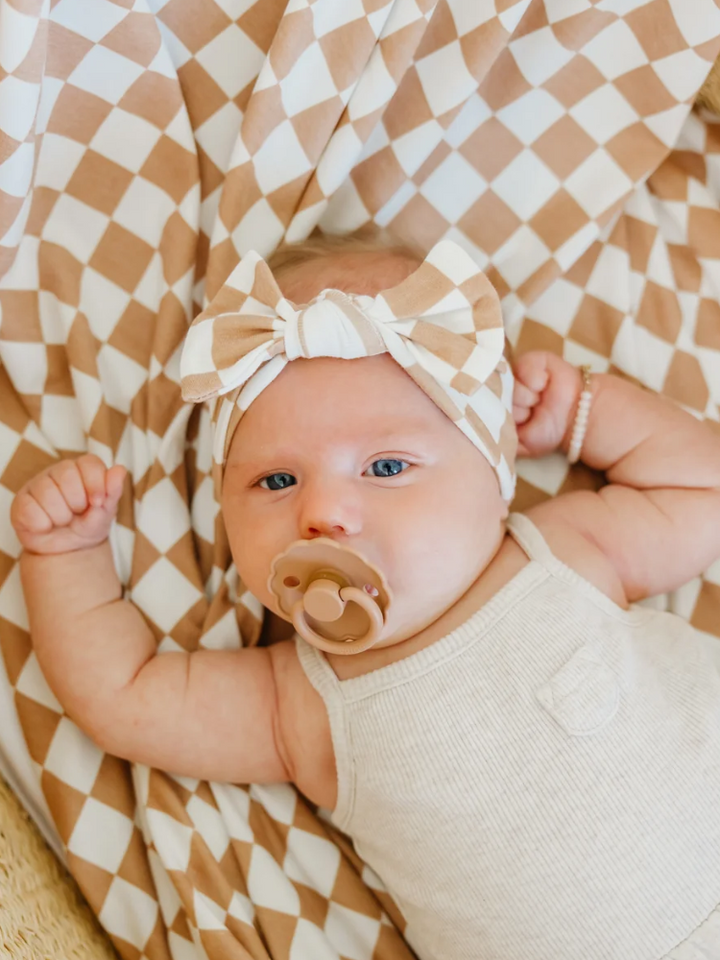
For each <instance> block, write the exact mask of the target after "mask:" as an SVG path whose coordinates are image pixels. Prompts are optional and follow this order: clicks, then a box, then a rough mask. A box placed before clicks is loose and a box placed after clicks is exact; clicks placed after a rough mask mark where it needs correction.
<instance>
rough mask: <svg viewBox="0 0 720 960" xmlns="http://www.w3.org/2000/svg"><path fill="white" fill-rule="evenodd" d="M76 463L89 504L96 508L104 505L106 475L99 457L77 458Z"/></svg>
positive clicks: (92, 455) (89, 455)
mask: <svg viewBox="0 0 720 960" xmlns="http://www.w3.org/2000/svg"><path fill="white" fill-rule="evenodd" d="M76 463H77V466H78V470H79V471H80V475H81V476H82V481H83V483H84V484H85V489H86V490H87V495H88V498H89V500H90V503H91V504H92V505H93V506H96V507H100V506H102V505H103V503H105V474H106V473H107V468H106V467H105V464H104V463H103V462H102V460H101V459H100V457H96V456H95V455H94V454H92V453H86V454H84V455H83V456H82V457H79V458H78V459H77V460H76Z"/></svg>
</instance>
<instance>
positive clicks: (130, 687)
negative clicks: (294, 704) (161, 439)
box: [11, 456, 297, 782]
mask: <svg viewBox="0 0 720 960" xmlns="http://www.w3.org/2000/svg"><path fill="white" fill-rule="evenodd" d="M124 473H125V471H124V469H123V468H122V467H113V468H112V469H111V470H110V471H106V469H105V466H104V465H103V463H102V461H100V460H99V459H98V458H97V457H93V456H85V457H80V458H79V460H76V461H69V460H65V461H61V462H60V463H58V464H56V465H55V466H53V467H52V468H50V470H49V471H45V473H43V474H41V475H40V476H38V477H36V478H35V479H34V480H33V481H31V482H30V483H29V484H27V485H26V487H24V488H23V490H22V491H21V492H20V493H19V494H18V496H17V497H16V498H15V500H14V502H13V506H12V512H11V519H12V522H13V525H14V527H15V530H16V532H17V534H18V537H19V538H20V541H21V544H22V546H23V547H24V552H23V554H22V556H21V560H20V573H21V579H22V586H23V591H24V593H25V599H26V603H27V608H28V615H29V619H30V633H31V637H32V642H33V646H34V648H35V652H36V655H37V657H38V660H39V662H40V666H41V668H42V670H43V673H44V675H45V677H46V679H47V681H48V683H49V685H50V687H51V688H52V690H53V691H54V693H55V695H56V696H57V698H58V700H59V701H60V702H61V703H62V705H63V707H64V708H65V710H66V711H67V713H68V715H69V716H70V717H71V718H72V719H73V720H75V722H76V723H77V724H78V725H79V726H80V727H81V728H82V729H83V730H84V731H85V732H86V733H87V734H88V735H89V736H90V737H91V738H92V739H93V740H94V741H95V742H96V743H98V744H99V745H100V746H101V747H102V748H103V749H105V750H107V751H108V752H109V753H113V754H115V755H117V756H120V757H123V758H125V759H128V760H133V761H136V762H140V763H145V764H149V765H150V766H155V767H160V768H164V769H166V770H170V771H172V772H173V773H178V774H186V775H189V776H194V777H199V778H203V779H216V780H226V781H232V782H250V781H255V782H270V781H282V780H288V779H289V778H290V777H289V772H288V766H287V762H286V760H285V759H284V757H283V737H282V735H281V733H282V723H281V719H280V717H279V714H278V707H277V695H276V687H277V678H278V676H284V675H285V674H286V673H287V669H288V662H289V661H288V652H289V651H288V649H287V648H288V647H289V648H290V650H292V652H293V653H294V647H292V645H290V644H279V645H278V646H276V647H275V648H273V650H272V651H271V650H265V649H251V650H242V651H227V652H221V651H199V652H196V653H192V654H188V653H175V652H173V653H166V654H162V655H160V656H156V655H155V651H156V642H155V638H154V636H153V634H152V632H151V631H150V629H149V627H148V625H147V624H146V622H145V621H144V619H143V617H142V616H141V614H140V612H139V611H138V610H137V608H136V607H134V606H133V605H132V604H131V603H129V602H128V601H127V600H123V599H122V587H121V584H120V581H119V579H118V576H117V573H116V572H115V566H114V563H113V558H112V553H111V550H110V545H109V541H108V539H107V536H108V532H109V529H110V525H111V523H112V520H113V517H114V515H115V513H116V510H117V504H118V501H119V498H120V494H121V491H122V485H123V479H124ZM280 647H282V648H283V649H279V648H280ZM295 659H297V658H296V657H295Z"/></svg>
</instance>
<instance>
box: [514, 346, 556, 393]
mask: <svg viewBox="0 0 720 960" xmlns="http://www.w3.org/2000/svg"><path fill="white" fill-rule="evenodd" d="M549 359H550V355H549V354H548V353H547V352H546V351H544V350H533V351H531V352H530V353H524V354H523V355H522V356H521V357H520V359H519V360H517V361H516V363H515V366H514V373H515V384H516V386H517V385H518V384H519V385H524V386H525V387H527V388H528V389H529V390H531V391H533V392H534V393H542V392H543V390H544V389H545V387H546V386H547V385H548V380H549V379H550V370H549V366H548V361H549Z"/></svg>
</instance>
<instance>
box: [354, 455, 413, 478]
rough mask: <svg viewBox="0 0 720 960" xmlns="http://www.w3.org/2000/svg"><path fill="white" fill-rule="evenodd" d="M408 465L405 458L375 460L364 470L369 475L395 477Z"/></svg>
mask: <svg viewBox="0 0 720 960" xmlns="http://www.w3.org/2000/svg"><path fill="white" fill-rule="evenodd" d="M409 466H410V464H409V463H406V462H405V460H391V459H388V460H376V461H375V462H374V463H371V464H370V466H369V467H368V469H367V470H366V471H365V476H366V477H367V476H370V477H396V476H397V475H398V474H399V473H402V472H403V470H406V469H407V468H408V467H409Z"/></svg>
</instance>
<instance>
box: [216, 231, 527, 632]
mask: <svg viewBox="0 0 720 960" xmlns="http://www.w3.org/2000/svg"><path fill="white" fill-rule="evenodd" d="M421 262H422V255H418V254H417V253H416V252H415V251H413V250H412V249H410V248H408V247H406V246H400V245H397V244H392V243H385V244H382V245H378V242H377V241H367V240H364V239H360V240H357V239H356V238H346V239H343V240H340V239H338V238H330V239H329V240H323V239H318V240H313V241H311V242H310V243H309V244H303V245H299V246H298V247H297V248H294V249H293V248H288V249H287V250H286V251H281V252H280V253H278V254H276V255H275V256H274V257H271V258H269V260H268V263H269V265H270V267H271V268H272V271H273V276H274V278H275V281H276V282H277V284H278V285H279V287H280V289H281V290H282V293H283V294H284V296H285V297H286V298H287V299H288V300H290V301H292V302H293V303H294V304H296V305H299V304H306V303H308V302H309V301H310V300H312V299H313V298H314V297H316V296H317V295H318V294H319V293H320V292H321V291H322V290H326V289H328V288H330V289H335V290H341V291H345V292H348V293H352V294H354V295H358V294H361V295H367V296H375V295H376V294H377V293H379V292H380V291H387V290H388V289H389V288H393V287H396V286H397V285H398V284H401V283H402V281H404V280H405V279H406V278H407V277H408V276H410V275H411V274H413V273H414V272H415V271H417V270H418V267H419V266H420V264H421ZM276 359H277V358H276ZM270 362H271V363H272V362H273V361H272V360H271V361H270ZM269 365H270V364H268V366H269ZM510 467H511V468H512V463H511V464H510ZM221 504H222V510H223V515H224V518H225V523H226V527H227V531H228V536H229V541H230V546H231V550H232V554H233V558H234V560H235V563H236V565H237V568H238V572H239V574H240V576H241V578H242V580H243V581H244V583H245V584H246V585H247V587H248V588H249V589H250V591H251V592H252V593H253V594H254V595H255V596H256V597H257V598H258V599H259V600H261V601H262V602H263V603H264V604H265V605H266V606H268V607H269V608H271V609H276V604H275V601H274V597H273V596H272V594H271V593H270V591H269V588H268V575H269V572H270V568H271V563H272V561H273V559H274V558H275V557H276V556H277V555H278V554H280V553H282V552H283V551H285V550H286V549H287V548H288V546H289V545H290V544H291V543H292V542H294V541H296V540H299V539H314V538H317V537H321V536H322V537H330V538H332V539H334V540H336V541H337V542H338V543H340V544H342V545H345V546H349V547H352V548H353V549H355V550H357V551H358V552H360V553H361V554H363V555H364V556H365V557H366V558H367V559H368V560H369V561H370V562H371V563H372V564H374V565H375V566H376V567H378V568H379V569H380V570H382V572H383V573H384V575H385V577H386V578H387V581H388V584H389V586H390V589H391V591H392V595H393V603H392V605H391V608H390V614H389V618H388V621H387V623H386V626H385V629H384V631H383V635H382V640H381V642H380V644H378V645H379V646H380V645H384V644H387V643H393V642H398V641H400V640H402V639H405V638H407V637H409V636H412V635H414V634H416V633H417V632H418V631H419V630H421V629H423V628H424V627H425V626H427V625H429V624H430V623H432V622H433V621H434V620H436V619H437V617H438V616H440V615H441V614H442V613H443V612H444V611H445V610H446V609H448V608H449V607H450V606H452V604H453V603H454V602H455V601H456V600H458V599H459V598H460V597H461V596H462V594H463V593H465V591H466V590H467V589H468V588H469V587H470V585H471V584H472V583H473V582H474V580H475V579H477V577H478V575H479V574H480V573H481V572H482V570H483V569H484V568H485V567H486V566H487V564H488V563H489V561H490V560H491V559H492V557H493V555H494V554H495V552H496V550H497V548H498V546H499V543H500V541H501V539H502V536H503V533H504V520H505V517H506V516H507V503H506V499H504V498H503V496H502V495H501V490H500V485H499V483H498V476H497V473H496V470H495V469H493V466H491V463H490V462H489V460H488V458H487V457H486V456H484V455H483V454H482V453H481V452H480V450H479V449H478V448H477V446H476V445H475V444H474V443H473V442H471V440H470V439H468V436H466V435H465V433H463V432H462V430H461V429H458V425H457V424H456V423H454V422H453V420H452V419H450V416H449V415H447V411H446V412H443V410H442V409H440V407H439V406H438V405H436V403H435V402H433V400H431V399H430V397H429V396H428V395H427V393H426V392H425V391H424V390H423V389H421V387H420V386H419V385H418V384H417V383H416V382H415V379H414V378H413V377H411V376H410V375H409V374H408V373H407V372H406V371H405V370H404V369H403V367H402V366H401V365H400V363H398V362H396V360H394V359H393V358H392V357H391V356H390V355H389V354H388V353H382V354H379V355H371V356H365V357H362V358H360V359H350V360H348V359H335V358H332V357H323V356H321V357H315V358H313V359H303V358H299V359H295V360H294V361H293V362H290V363H286V364H285V365H284V366H283V368H282V370H281V372H280V373H279V375H277V376H275V377H274V379H272V380H271V381H270V382H268V383H267V385H266V386H264V388H263V389H262V390H261V392H259V393H257V395H253V399H252V402H250V403H249V405H248V406H247V409H244V412H243V413H242V416H241V417H240V419H239V420H238V423H237V427H236V428H235V429H234V433H233V435H232V440H231V442H230V444H229V447H228V448H227V455H226V462H225V467H224V473H223V480H222V494H221Z"/></svg>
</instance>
